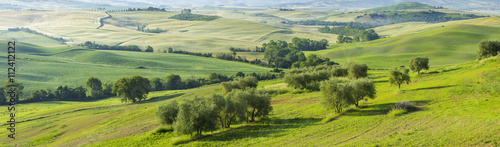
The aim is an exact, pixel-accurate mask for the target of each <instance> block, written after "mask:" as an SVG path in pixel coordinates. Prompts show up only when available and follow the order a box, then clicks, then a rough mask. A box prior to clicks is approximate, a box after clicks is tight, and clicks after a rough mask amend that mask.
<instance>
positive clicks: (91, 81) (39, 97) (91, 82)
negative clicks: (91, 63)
mask: <svg viewBox="0 0 500 147" xmlns="http://www.w3.org/2000/svg"><path fill="white" fill-rule="evenodd" d="M85 85H86V87H88V88H90V91H89V90H88V89H87V88H84V87H83V86H78V87H75V88H71V87H68V86H62V85H61V86H59V87H57V88H56V89H55V90H52V89H46V90H44V89H38V90H35V91H33V92H32V93H31V94H30V96H29V97H28V98H26V99H24V100H23V102H41V101H85V100H95V99H101V98H106V97H110V96H114V95H115V92H113V90H112V88H113V84H110V83H102V82H101V80H99V79H97V78H95V77H89V78H88V79H87V81H85Z"/></svg>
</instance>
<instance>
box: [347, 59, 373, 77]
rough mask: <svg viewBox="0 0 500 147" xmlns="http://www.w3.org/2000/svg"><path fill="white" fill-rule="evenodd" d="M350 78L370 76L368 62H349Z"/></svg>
mask: <svg viewBox="0 0 500 147" xmlns="http://www.w3.org/2000/svg"><path fill="white" fill-rule="evenodd" d="M348 66H349V78H351V79H357V78H364V77H366V76H368V66H366V64H356V63H349V64H348Z"/></svg>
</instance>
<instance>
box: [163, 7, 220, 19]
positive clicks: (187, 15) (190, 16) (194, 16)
mask: <svg viewBox="0 0 500 147" xmlns="http://www.w3.org/2000/svg"><path fill="white" fill-rule="evenodd" d="M217 18H220V17H219V16H207V15H199V14H191V9H184V10H182V11H181V14H177V15H174V16H171V17H169V18H168V19H178V20H188V21H211V20H215V19H217Z"/></svg>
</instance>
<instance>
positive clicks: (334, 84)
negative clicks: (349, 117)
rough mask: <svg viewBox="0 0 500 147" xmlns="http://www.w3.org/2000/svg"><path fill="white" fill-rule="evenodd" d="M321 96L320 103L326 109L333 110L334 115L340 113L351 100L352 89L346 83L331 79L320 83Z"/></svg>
mask: <svg viewBox="0 0 500 147" xmlns="http://www.w3.org/2000/svg"><path fill="white" fill-rule="evenodd" d="M320 89H321V92H322V94H323V99H322V103H323V105H324V106H325V107H326V108H327V109H334V110H335V112H336V113H340V112H342V109H343V108H344V107H347V106H348V105H349V104H350V103H351V102H352V100H353V95H352V93H353V92H354V88H353V87H352V86H351V85H350V84H349V83H348V82H346V81H342V80H339V79H337V78H333V79H330V80H326V81H323V82H321V86H320Z"/></svg>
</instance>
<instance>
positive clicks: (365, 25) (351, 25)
mask: <svg viewBox="0 0 500 147" xmlns="http://www.w3.org/2000/svg"><path fill="white" fill-rule="evenodd" d="M288 23H289V24H299V25H315V26H337V27H349V28H355V29H359V30H365V29H370V28H375V27H378V26H379V25H373V24H368V23H360V22H336V21H322V20H305V21H303V20H301V21H290V22H288Z"/></svg>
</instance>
